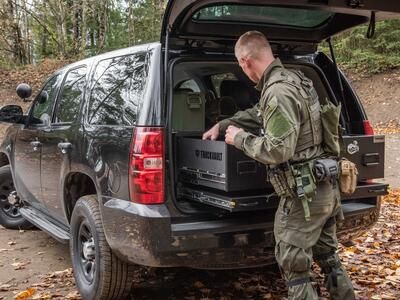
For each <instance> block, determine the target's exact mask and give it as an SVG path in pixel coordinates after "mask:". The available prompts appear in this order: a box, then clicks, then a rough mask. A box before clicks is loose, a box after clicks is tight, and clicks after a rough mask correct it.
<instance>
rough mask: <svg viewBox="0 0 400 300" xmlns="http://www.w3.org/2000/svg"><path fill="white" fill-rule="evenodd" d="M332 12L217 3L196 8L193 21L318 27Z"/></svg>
mask: <svg viewBox="0 0 400 300" xmlns="http://www.w3.org/2000/svg"><path fill="white" fill-rule="evenodd" d="M333 15H334V13H331V12H327V11H321V10H309V9H301V8H289V7H277V6H254V5H218V6H211V7H206V8H202V9H200V10H198V11H197V12H196V13H195V14H194V15H193V20H194V21H227V22H241V23H243V22H250V23H265V24H273V25H285V26H294V27H306V28H307V27H308V28H313V27H318V26H320V25H322V24H323V23H325V22H326V21H327V20H328V19H329V18H331V17H332V16H333Z"/></svg>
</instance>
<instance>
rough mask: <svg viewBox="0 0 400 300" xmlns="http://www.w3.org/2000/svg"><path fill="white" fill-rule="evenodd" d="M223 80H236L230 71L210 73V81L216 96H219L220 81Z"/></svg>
mask: <svg viewBox="0 0 400 300" xmlns="http://www.w3.org/2000/svg"><path fill="white" fill-rule="evenodd" d="M225 80H238V79H237V78H236V76H235V75H234V74H232V73H222V74H215V75H211V83H212V85H213V86H214V89H215V92H216V93H217V97H221V83H222V82H223V81H225Z"/></svg>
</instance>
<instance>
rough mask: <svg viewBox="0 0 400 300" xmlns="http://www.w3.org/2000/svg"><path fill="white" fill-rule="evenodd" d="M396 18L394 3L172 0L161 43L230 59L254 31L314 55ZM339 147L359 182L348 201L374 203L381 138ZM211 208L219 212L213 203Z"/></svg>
mask: <svg viewBox="0 0 400 300" xmlns="http://www.w3.org/2000/svg"><path fill="white" fill-rule="evenodd" d="M399 14H400V1H389V0H379V1H378V0H348V1H346V0H287V1H272V0H230V1H217V0H187V1H176V0H173V1H169V2H168V5H167V8H166V12H165V16H164V20H163V26H162V33H161V42H162V44H163V46H164V48H165V49H167V50H169V49H179V50H185V49H189V48H191V49H194V48H198V49H201V50H207V49H214V50H216V51H218V52H219V53H230V54H232V53H233V51H232V49H233V45H234V43H235V42H236V40H237V39H238V37H239V36H240V35H241V34H243V33H244V32H246V31H248V30H255V29H256V30H258V31H261V32H263V33H264V34H265V35H266V36H267V38H268V39H269V41H270V42H271V43H272V44H274V45H275V46H276V45H278V46H279V45H280V46H283V47H286V48H287V49H288V50H289V51H290V52H292V53H293V52H296V51H299V49H300V51H302V52H303V53H304V52H307V53H314V52H315V50H316V48H317V45H318V43H320V42H322V41H324V40H325V39H327V38H329V37H331V36H333V35H335V34H337V33H339V32H341V31H343V30H346V29H349V28H352V27H354V26H357V25H360V24H364V23H368V22H369V21H370V19H371V18H372V19H373V20H374V21H379V20H384V19H390V18H398V17H399ZM371 24H372V23H371ZM291 46H294V47H291ZM286 48H285V49H286ZM166 58H167V59H168V55H166ZM345 144H346V149H347V153H346V154H345V156H347V157H348V158H349V159H350V160H352V161H354V162H355V163H357V166H358V168H359V170H360V181H361V182H360V184H359V186H358V188H357V192H356V193H355V194H354V195H352V196H351V197H348V198H349V200H350V199H354V198H371V199H373V198H374V197H375V200H376V196H378V195H382V194H385V193H386V192H387V185H384V184H379V183H373V182H372V181H371V180H372V179H375V178H383V177H384V137H382V136H373V135H368V133H367V132H365V135H350V136H346V137H345ZM185 149H187V148H185ZM356 150H357V151H356ZM193 153H196V152H193ZM196 176H197V175H196ZM198 178H200V177H196V180H199V179H198ZM200 179H201V180H203V179H204V178H200ZM195 185H196V184H195ZM181 193H183V194H186V196H188V195H189V196H191V197H195V198H198V199H200V200H199V202H203V201H205V200H204V199H206V200H207V201H211V200H213V199H214V198H215V197H214V196H215V195H214V194H213V192H212V191H211V192H204V193H202V194H196V190H192V189H186V190H182V189H181ZM235 197H236V196H231V195H228V196H227V197H225V198H226V199H225V198H224V199H223V200H226V201H225V202H224V203H225V204H226V203H228V205H229V203H231V202H232V201H233V200H235V199H239V198H237V197H236V198H235ZM256 198H257V197H253V198H251V199H247V200H248V201H247V202H246V201H244V204H245V205H249V203H254V204H253V205H254V206H255V207H258V204H259V203H260V202H258V201H256V200H258V199H256ZM210 199H211V200H210ZM218 200H219V199H218ZM239 200H241V201H242V200H243V199H239ZM350 202H351V201H349V203H350ZM214 204H215V206H217V207H218V206H219V207H221V205H220V202H218V201H214ZM264 204H265V202H264ZM268 205H269V204H268ZM268 205H267V206H268Z"/></svg>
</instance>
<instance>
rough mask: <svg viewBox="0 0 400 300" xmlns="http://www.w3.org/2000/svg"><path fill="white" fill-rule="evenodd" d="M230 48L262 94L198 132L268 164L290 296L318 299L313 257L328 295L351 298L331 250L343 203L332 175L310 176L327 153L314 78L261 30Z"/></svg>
mask: <svg viewBox="0 0 400 300" xmlns="http://www.w3.org/2000/svg"><path fill="white" fill-rule="evenodd" d="M235 55H236V58H237V60H238V62H239V65H240V67H241V68H242V69H243V71H244V72H245V73H246V75H247V76H248V77H249V78H250V79H251V80H252V81H253V82H255V83H257V86H256V88H257V89H258V90H259V91H260V92H261V98H260V101H259V103H257V104H256V105H255V106H254V107H253V108H250V109H247V110H245V111H239V112H238V113H236V114H235V115H234V116H233V117H231V118H229V119H225V120H223V121H220V122H219V123H217V124H216V125H214V127H212V128H211V129H210V130H208V131H207V132H205V133H204V134H203V139H212V140H215V139H217V138H218V136H221V135H225V142H226V143H227V144H231V145H234V146H235V147H236V148H238V149H240V150H242V151H243V152H244V153H245V154H246V155H248V156H249V157H252V158H253V159H255V160H257V161H260V162H262V163H264V164H265V165H267V168H268V174H269V178H270V181H271V183H272V185H273V186H274V189H275V192H276V193H277V194H278V195H279V196H280V197H281V200H280V203H279V207H278V210H277V212H276V215H275V222H274V234H275V240H276V247H275V256H276V259H277V262H278V264H279V266H280V268H281V270H282V273H283V276H284V278H285V280H286V281H287V284H288V290H289V299H318V296H317V293H316V291H315V290H314V288H313V286H312V284H311V282H310V272H311V264H312V261H313V260H314V261H316V262H317V264H318V265H319V266H320V267H321V269H322V271H323V272H324V273H325V279H326V286H327V289H328V291H329V293H330V295H331V298H332V299H340V300H345V299H354V298H355V296H354V291H353V287H352V284H351V281H350V279H349V277H348V275H347V273H346V271H345V269H344V267H343V266H342V265H341V263H340V259H339V257H338V255H337V246H338V242H337V238H336V222H335V220H336V219H335V216H336V215H337V214H338V212H340V211H341V210H340V192H339V190H338V187H337V184H336V183H335V181H336V178H334V180H330V181H329V180H328V181H322V182H316V180H315V176H314V174H313V172H314V171H313V162H314V160H315V159H317V158H320V157H323V156H325V153H324V149H323V145H322V144H323V137H322V128H321V126H322V125H321V113H320V109H321V106H320V103H319V101H318V96H317V93H316V91H315V89H314V87H313V84H312V82H311V81H310V80H309V79H308V78H307V77H305V76H304V75H303V74H302V73H301V72H299V71H289V70H287V69H285V68H284V67H283V65H282V63H281V62H280V60H279V59H278V58H277V59H275V58H274V56H273V54H272V50H271V46H270V44H269V43H268V41H267V39H266V38H265V36H264V35H263V34H262V33H260V32H257V31H250V32H247V33H245V34H243V35H242V36H241V37H240V38H239V40H238V41H237V43H236V45H235ZM257 132H258V133H259V134H257Z"/></svg>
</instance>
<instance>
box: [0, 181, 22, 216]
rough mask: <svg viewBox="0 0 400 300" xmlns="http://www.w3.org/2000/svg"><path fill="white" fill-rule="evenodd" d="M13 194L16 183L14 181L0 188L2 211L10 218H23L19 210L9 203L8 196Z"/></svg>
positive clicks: (7, 182)
mask: <svg viewBox="0 0 400 300" xmlns="http://www.w3.org/2000/svg"><path fill="white" fill-rule="evenodd" d="M12 192H15V187H14V182H13V181H12V180H6V181H4V182H3V183H2V184H1V186H0V209H1V210H2V211H3V213H4V214H6V216H7V217H9V218H13V219H17V218H21V214H20V212H19V208H18V207H16V206H15V205H12V204H10V203H9V202H8V196H9V195H10V193H12Z"/></svg>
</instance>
